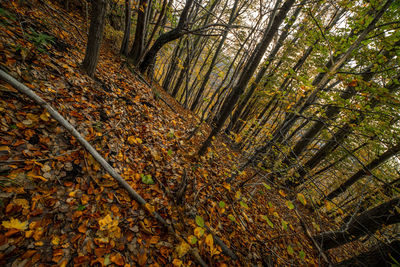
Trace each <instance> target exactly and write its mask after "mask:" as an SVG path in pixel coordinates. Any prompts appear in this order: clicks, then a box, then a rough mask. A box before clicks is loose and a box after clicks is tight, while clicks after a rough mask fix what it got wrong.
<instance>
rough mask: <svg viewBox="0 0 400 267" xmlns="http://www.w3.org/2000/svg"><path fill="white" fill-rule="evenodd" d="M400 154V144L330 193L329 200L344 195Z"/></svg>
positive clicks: (327, 197)
mask: <svg viewBox="0 0 400 267" xmlns="http://www.w3.org/2000/svg"><path fill="white" fill-rule="evenodd" d="M398 153H400V144H398V145H396V146H394V147H392V148H390V149H388V150H386V152H385V153H383V154H382V155H380V156H379V157H377V158H376V159H374V160H373V161H371V162H370V163H369V164H367V165H366V166H365V168H362V169H361V170H359V171H358V172H356V173H355V174H354V175H353V176H351V177H350V178H349V179H347V180H346V182H344V183H342V184H341V185H340V186H339V187H338V188H336V189H335V190H333V191H332V192H331V193H329V194H328V195H327V196H326V199H327V200H332V199H334V198H335V197H338V196H339V195H341V194H343V193H344V192H346V190H347V189H348V188H349V187H350V186H352V185H353V184H354V183H356V182H357V181H359V180H360V179H362V178H363V177H365V176H366V175H368V174H370V171H372V170H373V169H375V168H376V167H378V166H379V165H381V164H382V163H384V162H386V161H387V160H388V159H390V158H391V157H393V156H395V155H397V154H398Z"/></svg>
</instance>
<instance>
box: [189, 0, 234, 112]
mask: <svg viewBox="0 0 400 267" xmlns="http://www.w3.org/2000/svg"><path fill="white" fill-rule="evenodd" d="M238 4H239V0H235V2H234V3H233V7H232V10H231V14H230V16H229V21H228V24H227V26H228V27H227V28H226V29H225V31H224V33H223V34H222V38H221V40H220V41H219V44H218V46H217V48H216V49H215V52H214V56H213V58H212V59H211V63H210V66H209V68H208V70H207V72H206V74H205V75H204V77H203V82H202V83H201V86H200V88H199V90H198V91H197V94H196V95H195V98H194V100H193V103H192V105H191V106H190V110H191V111H194V110H195V108H196V107H197V105H198V103H199V100H200V98H201V95H202V93H203V91H204V89H205V88H206V85H207V83H208V80H209V79H210V75H211V72H212V70H213V68H214V66H215V62H216V61H217V58H218V57H219V54H220V52H221V49H222V47H223V45H224V44H225V41H226V38H227V37H228V32H229V27H230V26H232V24H233V22H234V21H235V19H236V17H237V15H238V14H237V13H238V12H237V8H238Z"/></svg>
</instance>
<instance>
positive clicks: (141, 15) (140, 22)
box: [129, 0, 148, 65]
mask: <svg viewBox="0 0 400 267" xmlns="http://www.w3.org/2000/svg"><path fill="white" fill-rule="evenodd" d="M147 7H148V1H147V0H140V2H139V7H138V15H137V21H136V30H135V39H134V40H133V44H132V49H131V51H130V52H129V58H130V59H131V60H132V63H133V64H134V65H137V64H139V61H140V58H141V56H142V53H143V51H144V41H145V36H146V28H147V25H146V21H147V18H146V17H147V13H148V12H147V11H148V10H147V9H148V8H147Z"/></svg>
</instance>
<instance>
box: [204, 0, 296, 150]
mask: <svg viewBox="0 0 400 267" xmlns="http://www.w3.org/2000/svg"><path fill="white" fill-rule="evenodd" d="M294 2H295V0H287V1H286V2H285V3H284V4H283V5H282V6H281V8H280V10H279V13H278V14H277V15H276V17H275V18H274V20H273V22H272V25H271V27H269V28H266V29H265V31H264V34H263V37H262V40H261V42H260V43H258V45H257V47H256V49H255V51H254V52H253V54H252V56H251V57H250V58H249V59H248V61H247V63H246V66H245V67H244V70H243V72H242V73H241V75H240V77H239V79H238V82H237V83H236V85H235V86H234V87H233V89H232V93H231V94H230V95H229V96H228V98H227V99H226V100H225V101H224V104H223V105H222V108H221V112H220V114H219V118H218V121H217V123H216V125H215V127H213V129H212V131H211V133H210V134H209V136H208V137H207V139H206V140H205V141H204V143H203V144H202V146H201V147H200V149H199V151H198V154H199V155H203V154H204V153H205V152H206V150H207V148H208V147H209V145H210V144H211V140H212V139H213V137H214V136H215V135H216V134H217V133H218V132H219V131H220V130H221V128H222V126H223V125H224V123H225V121H226V119H227V118H228V116H229V114H230V113H231V112H232V110H233V108H234V106H235V104H236V103H237V101H238V99H239V97H240V95H241V94H242V93H243V91H244V89H245V88H246V87H247V84H248V83H249V81H250V79H251V77H252V76H253V74H254V72H255V70H256V68H257V66H258V64H259V63H260V61H261V59H262V57H263V55H264V53H265V51H266V50H267V48H268V46H269V44H270V42H271V41H272V38H273V37H274V36H275V34H276V32H277V31H278V28H279V26H280V25H281V24H282V22H283V20H284V18H285V17H286V14H287V13H288V12H289V10H290V9H291V7H292V6H293V4H294Z"/></svg>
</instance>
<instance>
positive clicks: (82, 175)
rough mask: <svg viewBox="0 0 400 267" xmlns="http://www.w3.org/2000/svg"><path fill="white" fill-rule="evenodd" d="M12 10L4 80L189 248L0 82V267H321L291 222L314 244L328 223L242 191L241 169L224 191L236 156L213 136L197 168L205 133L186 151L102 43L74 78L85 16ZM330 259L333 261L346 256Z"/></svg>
mask: <svg viewBox="0 0 400 267" xmlns="http://www.w3.org/2000/svg"><path fill="white" fill-rule="evenodd" d="M30 2H32V3H34V4H31V5H30V4H29V3H30ZM21 3H25V5H19V4H18V1H6V2H5V3H2V5H3V6H0V8H1V9H0V21H1V22H0V60H1V68H2V69H3V70H5V71H7V72H8V73H9V74H11V75H12V76H13V77H15V78H16V79H18V80H19V81H21V82H23V83H24V84H25V85H26V86H28V87H30V88H31V89H32V90H34V91H35V92H36V93H37V94H38V95H40V96H41V97H42V98H43V99H45V100H46V101H47V102H48V103H50V104H51V105H52V106H53V107H54V108H55V109H56V110H58V112H60V113H61V114H62V115H63V116H64V118H66V119H67V120H68V121H69V122H70V123H71V124H72V125H74V127H75V128H76V129H77V130H78V131H79V132H80V133H81V134H82V135H84V136H85V138H86V140H87V141H89V143H90V144H91V145H92V146H93V147H95V148H96V149H97V150H98V151H99V153H100V154H101V155H102V156H103V157H104V158H105V159H106V160H107V161H108V162H109V163H110V164H111V165H112V166H113V167H114V168H115V169H116V170H117V171H118V172H119V173H120V174H121V175H122V176H123V177H124V179H126V181H127V182H128V183H129V184H130V186H131V187H132V188H134V189H135V190H136V191H137V192H138V193H139V194H140V195H141V196H142V197H143V198H144V199H146V200H147V201H148V202H149V203H150V204H151V205H152V207H154V208H155V210H156V211H157V212H158V213H160V214H161V215H162V216H163V218H164V219H166V220H167V222H168V223H170V224H171V225H173V228H174V229H175V232H176V233H178V235H180V236H181V237H182V238H183V239H185V240H187V241H186V242H184V241H182V240H181V241H177V240H176V239H174V237H173V235H171V234H170V233H169V232H167V231H166V230H165V229H164V228H163V227H162V225H161V224H160V223H158V222H157V220H155V219H154V218H153V217H152V215H151V214H150V213H149V212H147V211H146V210H145V209H143V207H140V206H139V205H138V204H137V203H136V202H135V201H133V200H132V199H131V198H130V197H129V195H128V194H127V192H125V191H124V189H122V188H121V187H120V186H119V184H118V183H117V182H116V181H114V179H113V178H112V177H111V176H110V175H108V174H107V173H106V172H105V170H103V169H102V168H101V166H100V165H99V164H98V163H97V162H96V161H95V160H94V159H93V157H92V156H91V155H90V154H89V153H87V152H86V151H85V150H84V148H83V147H82V146H81V145H80V144H79V143H78V142H77V141H76V139H75V138H73V137H72V136H71V135H70V134H69V133H68V132H67V131H66V130H65V129H64V128H63V127H62V126H61V125H60V124H58V123H57V122H56V121H55V120H54V119H52V118H51V117H50V115H49V114H48V113H47V112H46V111H45V110H44V109H43V108H41V107H40V106H39V105H37V104H36V103H34V102H33V101H32V100H30V99H29V98H27V97H26V96H24V95H22V94H20V93H18V91H17V90H15V89H14V88H12V87H11V86H10V85H8V84H6V83H4V82H1V83H0V96H1V97H0V114H1V115H0V175H1V176H0V221H1V226H0V264H1V265H2V266H32V265H40V266H50V265H60V266H79V265H83V266H87V265H101V266H107V265H110V266H111V265H116V266H135V265H139V266H144V265H147V266H164V265H174V266H181V265H182V266H191V265H192V266H193V265H197V263H196V262H195V261H194V259H193V258H192V257H191V256H190V254H189V253H188V249H189V247H190V246H191V247H193V248H197V249H198V251H199V254H200V256H201V257H202V259H203V260H204V261H206V262H207V263H208V264H209V265H212V266H234V265H239V266H246V265H261V264H268V262H274V263H275V264H276V265H279V266H283V265H289V266H290V265H295V266H299V265H309V266H314V265H315V266H316V265H325V263H324V261H323V259H322V258H321V257H320V255H319V251H318V250H317V249H316V247H315V246H314V244H313V243H312V242H311V239H310V238H309V236H308V235H306V234H305V231H304V229H303V228H302V226H301V222H300V220H299V218H298V216H297V214H296V211H297V212H298V213H299V214H301V217H302V218H303V221H305V222H306V226H307V228H308V229H309V230H310V232H311V233H315V232H316V231H318V228H319V227H321V228H322V227H323V229H328V227H329V221H328V220H327V219H323V218H319V219H318V220H316V219H315V215H314V214H311V213H310V212H309V211H307V210H306V209H305V208H304V207H303V205H302V204H301V203H300V201H298V200H295V198H296V197H294V198H293V197H292V199H291V198H290V196H289V195H288V194H287V192H284V190H282V189H279V188H275V187H271V185H268V184H261V186H260V184H258V185H257V184H255V183H254V182H253V181H252V182H251V183H249V184H247V185H246V186H244V187H241V186H240V183H241V182H242V181H244V180H246V178H248V177H249V176H250V175H252V171H251V170H249V171H247V173H244V174H242V175H240V176H239V177H238V179H237V181H235V182H234V183H233V184H227V183H225V182H224V180H225V179H226V178H227V177H228V175H229V174H230V173H231V171H232V168H233V166H234V165H235V164H236V160H237V159H238V158H239V156H240V155H239V154H238V153H237V152H234V151H232V150H231V149H230V148H229V145H228V143H227V142H225V140H224V139H223V138H222V137H218V138H217V140H215V141H214V145H213V146H212V148H211V150H210V151H209V152H208V153H207V155H206V156H205V157H202V158H197V157H195V156H194V154H195V152H196V150H197V149H198V148H199V146H200V144H201V142H202V141H203V140H204V139H205V137H206V136H207V133H208V131H209V130H210V129H209V127H207V126H204V125H203V127H202V128H201V130H200V131H198V133H197V134H196V135H195V136H194V137H193V138H191V139H190V140H187V137H188V136H189V135H190V133H191V131H192V130H193V129H194V128H195V127H196V125H197V124H198V119H197V118H196V116H195V115H194V114H192V113H190V112H189V111H187V110H185V109H184V108H183V107H182V106H181V105H180V104H179V103H178V102H176V101H175V100H174V99H173V98H171V97H170V96H169V95H168V94H167V93H166V92H164V91H163V90H162V89H161V88H159V87H157V86H154V87H153V89H151V88H149V87H147V86H146V85H145V84H143V83H141V82H140V80H138V79H137V77H136V76H135V74H132V73H131V72H130V71H129V69H128V68H127V67H121V65H122V63H123V59H121V57H120V56H119V55H118V53H117V51H118V50H117V49H116V48H115V47H113V46H112V44H111V43H112V40H107V41H104V44H105V45H103V47H102V51H101V57H100V60H99V64H98V67H97V72H96V78H95V79H91V78H89V77H88V76H87V75H86V74H85V73H84V72H82V71H81V70H80V69H79V64H80V62H81V61H82V59H83V56H84V51H85V40H86V38H85V36H86V31H87V27H88V25H87V22H86V20H85V19H84V16H82V15H81V14H79V13H78V12H70V13H67V12H66V11H65V10H64V9H62V8H60V7H58V6H56V5H53V4H44V2H36V1H27V2H25V1H23V2H21ZM160 97H161V98H162V99H163V101H162V100H161V99H160ZM164 101H165V102H167V103H168V105H167V104H165V102H164ZM183 185H185V186H186V190H185V195H184V196H183V199H181V200H180V199H179V194H178V193H177V192H179V191H180V190H179V189H182V188H183ZM181 191H182V190H181ZM196 215H197V217H196ZM205 225H206V226H208V227H209V228H211V229H212V231H213V232H214V233H215V234H216V235H217V236H218V237H219V238H220V239H221V240H222V241H223V242H224V243H225V244H226V245H227V246H228V247H229V248H231V250H232V251H233V252H234V253H235V254H236V255H237V256H238V259H237V260H233V259H232V258H231V257H229V256H227V255H225V254H223V253H222V252H221V248H220V247H219V246H218V245H217V244H215V242H214V241H213V239H212V236H211V235H210V233H209V232H207V230H205ZM351 246H353V247H347V250H348V251H349V250H350V251H351V250H353V251H354V249H356V248H357V246H356V245H355V244H352V245H351ZM333 252H334V253H331V254H330V255H329V256H330V258H331V260H332V261H334V262H335V261H337V260H339V259H341V258H342V257H345V256H346V254H347V253H346V252H345V251H344V250H335V251H333Z"/></svg>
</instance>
